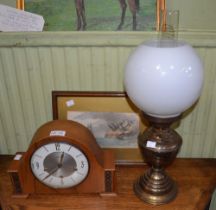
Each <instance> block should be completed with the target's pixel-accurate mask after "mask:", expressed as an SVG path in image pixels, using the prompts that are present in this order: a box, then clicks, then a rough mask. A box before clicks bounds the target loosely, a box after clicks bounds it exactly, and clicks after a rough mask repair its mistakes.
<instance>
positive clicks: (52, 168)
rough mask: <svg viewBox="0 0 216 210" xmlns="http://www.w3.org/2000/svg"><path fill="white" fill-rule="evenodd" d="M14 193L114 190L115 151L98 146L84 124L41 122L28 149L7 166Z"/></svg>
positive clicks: (64, 121) (66, 192) (18, 194)
mask: <svg viewBox="0 0 216 210" xmlns="http://www.w3.org/2000/svg"><path fill="white" fill-rule="evenodd" d="M8 172H9V175H10V177H11V180H12V184H13V188H14V196H21V197H23V196H28V195H29V194H49V193H50V194H56V193H57V194H70V193H71V194H74V193H100V194H101V195H107V194H109V195H110V194H115V193H114V187H115V186H114V182H115V164H114V155H113V153H112V151H110V150H104V149H101V148H100V147H99V145H98V144H97V142H96V140H95V138H94V136H93V135H92V133H91V132H90V131H89V130H88V129H87V128H86V127H84V126H83V125H81V124H79V123H77V122H73V121H68V120H54V121H50V122H48V123H46V124H44V125H42V126H41V127H40V128H39V129H38V130H37V131H36V133H35V135H34V136H33V139H32V142H31V144H30V146H29V148H28V150H27V151H26V152H25V153H17V154H16V156H15V158H14V159H13V161H12V163H11V165H10V168H9V170H8Z"/></svg>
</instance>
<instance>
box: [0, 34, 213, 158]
mask: <svg viewBox="0 0 216 210" xmlns="http://www.w3.org/2000/svg"><path fill="white" fill-rule="evenodd" d="M152 37H157V34H156V33H153V32H152V33H151V32H147V33H138V32H131V33H126V32H109V33H105V32H101V33H96V32H90V33H87V32H84V33H82V32H81V33H78V32H74V33H73V32H56V33H49V32H47V33H2V34H0V90H1V91H0V153H1V154H13V153H15V152H17V151H25V150H26V148H27V147H28V145H29V142H30V141H31V138H32V135H33V133H34V132H35V130H36V129H37V128H38V127H39V126H40V125H41V124H42V123H44V122H46V121H48V120H51V119H52V109H51V91H52V90H97V91H98V90H101V91H102V90H105V91H122V90H123V89H124V86H123V77H124V65H125V63H126V61H127V58H128V55H129V54H130V52H131V51H132V50H133V49H134V48H135V47H136V46H137V45H138V44H140V43H141V42H143V41H145V40H147V39H150V38H152ZM179 37H180V39H184V40H186V41H188V42H189V43H191V44H192V45H193V46H194V47H195V49H196V51H197V53H198V54H199V55H200V56H201V59H202V60H203V63H204V66H205V84H204V88H203V92H202V95H201V98H200V100H199V102H198V103H197V104H196V106H194V107H193V108H192V109H190V110H189V111H187V112H186V113H184V115H183V119H182V120H181V122H180V124H178V125H176V128H177V131H178V132H179V133H180V134H181V135H182V137H183V146H182V149H181V151H180V154H179V156H181V157H216V129H215V128H216V110H215V107H216V71H215V69H216V59H215V58H216V34H215V33H214V32H207V31H206V32H199V33H198V32H197V33H192V32H184V33H180V34H179Z"/></svg>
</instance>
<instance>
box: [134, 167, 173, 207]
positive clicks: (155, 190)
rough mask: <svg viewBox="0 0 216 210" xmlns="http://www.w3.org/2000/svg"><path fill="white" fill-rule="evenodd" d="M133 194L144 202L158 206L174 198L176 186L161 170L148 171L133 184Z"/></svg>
mask: <svg viewBox="0 0 216 210" xmlns="http://www.w3.org/2000/svg"><path fill="white" fill-rule="evenodd" d="M134 192H135V194H136V196H137V197H138V198H140V199H141V200H143V201H144V202H147V203H150V204H153V205H160V204H165V203H168V202H170V201H172V200H173V199H174V198H175V197H176V195H177V186H176V183H175V182H174V181H173V180H172V179H171V178H170V177H169V176H168V175H166V173H165V172H164V171H163V170H161V171H158V170H157V169H149V170H148V171H147V172H146V173H145V174H144V175H143V176H141V177H140V178H139V179H138V180H137V181H136V182H135V183H134Z"/></svg>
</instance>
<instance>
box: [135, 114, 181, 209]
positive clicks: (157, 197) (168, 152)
mask: <svg viewBox="0 0 216 210" xmlns="http://www.w3.org/2000/svg"><path fill="white" fill-rule="evenodd" d="M144 116H145V118H146V119H147V120H148V121H149V123H150V127H149V128H148V129H147V130H145V131H144V133H143V134H142V135H140V136H139V138H138V144H139V147H140V150H141V153H142V155H143V157H144V159H145V160H146V161H147V163H149V164H150V165H151V168H150V169H148V171H147V172H146V173H145V174H144V175H142V176H141V177H140V178H138V180H136V181H135V183H134V192H135V194H136V196H137V197H138V198H140V199H141V200H143V201H144V202H147V203H150V204H154V205H160V204H165V203H168V202H170V201H171V200H173V199H174V198H175V197H176V195H177V185H176V184H175V182H174V181H173V180H172V179H171V178H170V177H169V176H168V175H167V174H166V172H165V171H164V168H165V167H166V166H167V165H169V164H170V163H171V162H172V161H173V160H174V159H175V157H176V155H177V153H178V151H179V149H180V147H181V144H182V139H181V137H180V136H179V134H178V133H177V132H175V131H174V130H173V129H171V128H170V125H171V124H172V123H173V122H174V121H176V120H178V119H179V118H180V116H177V117H173V118H168V119H164V118H156V117H151V116H148V115H145V114H144Z"/></svg>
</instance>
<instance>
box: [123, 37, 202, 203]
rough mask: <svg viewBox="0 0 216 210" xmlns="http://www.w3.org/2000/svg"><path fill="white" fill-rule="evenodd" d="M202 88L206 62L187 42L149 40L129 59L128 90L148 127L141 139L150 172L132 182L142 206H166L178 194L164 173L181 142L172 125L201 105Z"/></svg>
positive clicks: (140, 143) (174, 185) (126, 70)
mask: <svg viewBox="0 0 216 210" xmlns="http://www.w3.org/2000/svg"><path fill="white" fill-rule="evenodd" d="M202 84H203V66H202V62H201V61H200V59H199V57H198V55H197V54H196V52H195V50H194V49H193V48H192V47H191V46H190V45H189V44H187V43H186V42H184V41H179V40H174V39H172V40H170V39H161V40H158V39H156V40H151V41H147V42H144V43H143V44H141V45H140V46H138V47H137V48H136V49H135V50H134V52H133V53H132V54H131V55H130V57H129V59H128V62H127V64H126V67H125V89H126V92H127V94H128V96H129V98H130V99H131V100H132V102H133V103H134V104H135V105H136V106H137V107H138V108H139V109H140V110H141V111H142V112H143V113H145V114H144V118H146V119H147V120H148V121H149V124H150V127H149V128H148V129H147V130H146V131H144V133H143V134H141V135H140V136H139V139H138V145H139V147H140V149H141V152H142V154H143V157H144V159H145V160H147V162H148V163H149V165H150V169H149V170H148V171H146V172H145V174H144V175H141V177H139V178H138V179H137V180H136V181H135V183H134V192H135V194H136V195H137V196H138V197H139V198H140V199H141V200H143V201H144V202H148V203H150V204H154V205H159V204H164V203H168V202H170V201H171V200H173V199H174V198H175V197H176V195H177V185H176V184H175V182H174V181H173V180H172V178H170V177H169V176H168V175H167V174H166V172H165V171H164V168H165V167H166V166H167V165H168V164H170V163H171V162H172V161H173V160H174V159H175V157H176V155H177V153H178V151H179V149H180V147H181V144H182V139H181V137H180V136H179V134H177V132H175V131H174V130H173V129H171V128H170V125H171V124H172V123H173V122H175V121H176V120H179V118H180V116H181V114H182V113H183V112H184V111H185V110H187V109H188V108H189V107H191V106H192V105H193V104H194V103H195V102H196V101H197V99H198V98H199V96H200V94H201V89H202Z"/></svg>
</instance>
